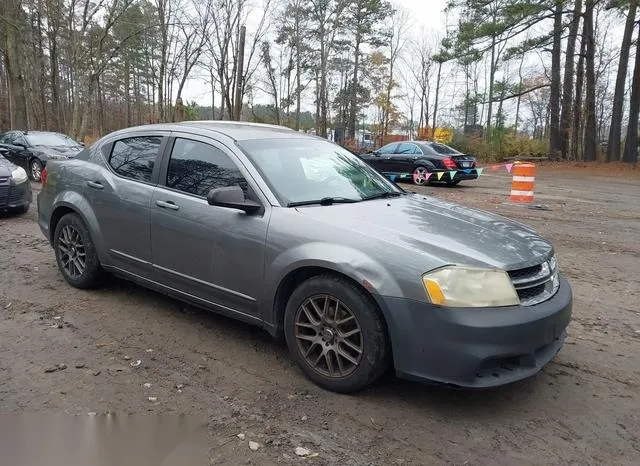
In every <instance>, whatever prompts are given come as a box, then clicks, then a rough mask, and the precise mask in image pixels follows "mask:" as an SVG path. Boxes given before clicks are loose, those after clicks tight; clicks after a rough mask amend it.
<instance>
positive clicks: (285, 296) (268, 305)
mask: <svg viewBox="0 0 640 466" xmlns="http://www.w3.org/2000/svg"><path fill="white" fill-rule="evenodd" d="M315 246H320V245H306V247H305V248H304V249H305V252H307V253H310V252H311V251H313V250H315V249H316V247H315ZM330 251H333V253H331V252H330ZM318 252H319V253H320V254H321V255H320V256H316V257H324V258H323V259H301V260H297V261H293V262H291V263H290V265H289V266H288V267H286V268H283V269H281V270H282V272H281V273H280V274H279V275H278V278H277V279H272V280H267V287H266V290H273V291H272V292H269V293H268V295H267V296H266V297H265V300H264V303H265V304H264V307H265V309H264V313H263V320H264V323H265V326H266V327H267V329H268V331H269V332H270V333H271V334H272V335H273V336H275V337H276V338H281V337H282V336H283V322H284V311H285V308H286V305H287V302H288V300H289V297H290V296H291V294H292V293H293V291H294V290H295V288H296V287H297V286H298V285H299V284H300V283H302V282H303V281H305V280H308V279H309V278H311V277H314V276H318V275H324V274H329V275H333V276H336V277H340V278H343V279H345V280H347V281H349V282H350V283H352V284H353V285H354V286H355V287H357V288H358V289H359V290H361V291H362V292H363V293H364V294H365V295H367V296H368V297H369V298H370V299H371V300H372V301H373V302H374V303H375V305H376V307H377V309H378V311H379V312H380V315H381V317H382V319H383V321H384V323H385V326H386V327H388V322H387V315H386V313H385V310H384V309H383V307H382V306H381V305H380V296H382V295H392V296H399V295H402V292H401V289H400V286H399V285H398V283H397V282H396V280H395V279H394V278H393V277H392V276H391V275H390V274H389V273H388V272H387V271H386V270H385V268H384V267H383V266H382V265H381V264H379V263H377V262H374V261H373V260H372V259H371V258H370V257H368V256H366V255H364V254H362V253H360V252H358V251H352V250H351V249H350V248H347V250H344V247H338V248H331V247H327V245H324V247H321V248H320V249H318ZM349 252H351V254H348V253H349ZM291 254H295V255H299V254H300V251H289V253H288V254H287V253H285V254H283V256H290V255H291ZM332 256H334V257H335V258H334V259H333V260H332V258H333V257H332ZM278 262H279V261H278V260H276V261H275V264H276V266H277V263H278ZM387 333H388V329H387ZM387 336H389V337H390V335H387ZM389 342H390V344H391V339H389Z"/></svg>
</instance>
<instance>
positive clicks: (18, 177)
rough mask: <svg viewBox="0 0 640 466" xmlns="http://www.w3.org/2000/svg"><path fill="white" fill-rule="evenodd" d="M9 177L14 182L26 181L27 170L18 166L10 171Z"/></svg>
mask: <svg viewBox="0 0 640 466" xmlns="http://www.w3.org/2000/svg"><path fill="white" fill-rule="evenodd" d="M11 178H13V181H14V182H15V183H24V182H25V181H27V172H26V171H24V168H22V167H18V168H16V169H15V170H13V171H12V172H11Z"/></svg>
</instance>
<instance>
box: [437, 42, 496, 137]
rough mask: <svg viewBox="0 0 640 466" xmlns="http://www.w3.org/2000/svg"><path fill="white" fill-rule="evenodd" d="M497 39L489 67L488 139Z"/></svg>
mask: <svg viewBox="0 0 640 466" xmlns="http://www.w3.org/2000/svg"><path fill="white" fill-rule="evenodd" d="M495 60H496V37H495V36H492V37H491V64H490V66H489V98H488V99H487V100H488V101H489V102H488V108H487V132H486V137H487V138H490V137H491V118H492V117H493V115H492V113H493V83H494V81H495V77H496V66H495ZM434 129H435V121H434Z"/></svg>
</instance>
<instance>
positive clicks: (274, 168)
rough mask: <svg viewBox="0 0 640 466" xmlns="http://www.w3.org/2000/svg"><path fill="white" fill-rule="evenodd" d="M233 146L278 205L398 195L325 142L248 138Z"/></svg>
mask: <svg viewBox="0 0 640 466" xmlns="http://www.w3.org/2000/svg"><path fill="white" fill-rule="evenodd" d="M237 144H238V145H239V146H240V147H241V148H242V149H243V151H244V152H245V153H246V154H247V157H248V158H249V159H250V161H251V163H252V164H253V165H254V166H255V167H256V168H257V170H258V171H259V172H260V174H261V175H262V178H263V179H264V181H265V182H266V184H267V185H268V186H269V187H270V188H271V190H272V191H273V193H274V194H275V196H276V197H277V198H278V201H279V202H280V203H281V204H282V205H288V204H291V203H298V202H306V201H310V200H315V199H323V198H336V199H349V200H351V201H353V202H357V201H363V200H366V199H367V198H370V197H374V196H379V195H383V194H386V193H400V192H402V191H401V190H399V189H398V188H397V187H395V186H394V185H393V184H391V183H390V182H389V180H387V179H386V178H385V177H384V176H383V175H381V174H380V173H378V172H377V171H376V170H375V169H374V168H373V167H371V165H369V164H368V163H366V162H365V161H364V160H362V159H361V158H360V157H358V156H356V155H354V154H352V153H351V152H349V151H348V150H345V149H343V148H342V147H340V146H338V145H336V144H333V143H331V142H328V141H323V140H316V139H307V138H292V139H284V138H283V139H252V140H247V141H240V142H238V143H237Z"/></svg>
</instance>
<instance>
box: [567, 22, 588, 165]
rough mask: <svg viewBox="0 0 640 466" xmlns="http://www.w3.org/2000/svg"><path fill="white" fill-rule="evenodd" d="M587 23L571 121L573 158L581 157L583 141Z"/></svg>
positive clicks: (584, 25)
mask: <svg viewBox="0 0 640 466" xmlns="http://www.w3.org/2000/svg"><path fill="white" fill-rule="evenodd" d="M586 30H587V25H586V23H583V25H582V40H581V41H580V54H579V56H578V70H577V72H576V92H575V98H574V100H573V111H572V112H571V113H572V122H571V125H572V126H571V135H572V137H571V151H570V158H571V160H578V159H581V158H582V157H580V143H581V142H582V121H583V119H582V115H583V111H582V91H583V89H584V55H585V51H586V45H587V41H586V40H585V37H586V36H587V34H586Z"/></svg>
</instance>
